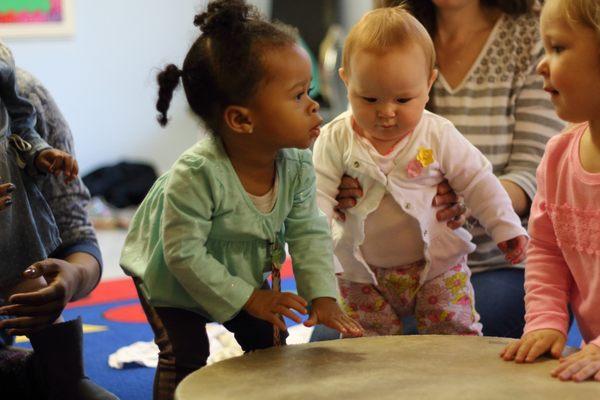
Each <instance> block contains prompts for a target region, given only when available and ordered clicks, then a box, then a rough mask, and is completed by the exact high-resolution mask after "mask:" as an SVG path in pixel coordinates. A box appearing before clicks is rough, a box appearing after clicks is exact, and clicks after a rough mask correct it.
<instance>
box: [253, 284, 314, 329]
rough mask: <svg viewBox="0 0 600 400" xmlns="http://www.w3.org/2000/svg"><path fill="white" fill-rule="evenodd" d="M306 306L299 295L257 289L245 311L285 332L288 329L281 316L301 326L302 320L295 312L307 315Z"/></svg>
mask: <svg viewBox="0 0 600 400" xmlns="http://www.w3.org/2000/svg"><path fill="white" fill-rule="evenodd" d="M306 306H307V303H306V300H304V299H303V298H302V297H300V296H298V295H297V294H294V293H287V292H273V291H272V290H263V289H256V290H255V291H254V292H252V294H251V295H250V298H249V299H248V301H247V302H246V304H245V305H244V310H246V312H248V314H250V315H252V316H254V317H256V318H260V319H263V320H265V321H268V322H270V323H272V324H273V325H275V326H276V327H278V328H279V329H281V330H284V331H285V330H287V327H286V326H285V322H283V320H282V319H281V318H280V317H279V315H283V316H285V317H288V318H289V319H291V320H293V321H295V322H296V323H298V324H299V323H300V322H302V320H301V319H300V317H299V316H298V315H297V314H296V313H294V311H296V312H299V313H300V314H303V315H306ZM292 310H294V311H292Z"/></svg>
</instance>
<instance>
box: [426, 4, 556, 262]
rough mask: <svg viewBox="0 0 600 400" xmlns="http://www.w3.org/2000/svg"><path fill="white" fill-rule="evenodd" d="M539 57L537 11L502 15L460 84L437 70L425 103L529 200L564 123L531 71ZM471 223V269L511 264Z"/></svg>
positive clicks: (479, 227) (478, 228)
mask: <svg viewBox="0 0 600 400" xmlns="http://www.w3.org/2000/svg"><path fill="white" fill-rule="evenodd" d="M543 54H544V50H543V47H542V43H541V39H540V35H539V22H538V15H537V14H535V13H529V14H525V15H521V16H509V15H503V16H502V17H501V18H500V19H499V20H498V22H497V23H496V26H495V27H494V29H493V31H492V33H491V34H490V37H489V38H488V40H487V42H486V44H485V46H484V48H483V50H482V51H481V53H480V54H479V57H478V59H477V60H476V61H475V63H474V64H473V66H472V67H471V70H470V71H469V72H468V74H467V76H466V77H465V79H464V80H463V82H461V83H460V84H459V85H458V86H457V87H455V88H451V87H450V85H448V83H447V82H446V81H445V79H444V77H443V76H442V75H440V77H439V79H438V80H437V81H436V82H435V84H434V86H433V90H432V101H431V104H430V107H429V109H430V110H431V111H433V112H435V113H437V114H439V115H442V116H444V117H446V118H448V119H449V120H450V121H452V122H453V123H454V125H455V126H456V127H457V128H458V130H459V131H460V132H461V133H462V134H463V135H464V136H465V137H466V138H467V139H468V140H469V141H470V142H471V143H473V144H474V145H475V146H476V147H477V148H478V149H479V150H480V151H481V152H482V153H483V154H484V155H485V156H486V157H487V158H488V159H489V160H490V162H491V163H492V165H493V170H494V173H495V174H496V175H497V176H498V177H499V178H500V179H506V180H510V181H512V182H514V183H516V184H517V185H519V186H520V187H521V188H522V189H523V190H524V191H525V193H527V195H528V196H529V198H530V199H533V197H534V195H535V190H536V183H535V171H536V168H537V166H538V164H539V163H540V160H541V157H542V154H543V153H544V148H545V145H546V142H547V141H548V139H549V138H550V137H552V136H553V135H555V134H557V133H559V132H560V131H561V130H562V128H563V127H564V123H563V122H562V121H561V120H560V119H559V118H558V117H557V116H556V113H555V112H554V108H553V107H552V103H551V102H550V99H549V97H548V95H547V93H545V92H544V90H543V80H542V77H541V76H539V75H537V74H536V66H537V64H538V63H539V62H540V60H541V58H542V56H543ZM523 223H524V224H526V223H527V220H526V219H524V220H523ZM469 225H470V226H469V230H470V232H471V234H472V235H473V241H474V243H475V244H476V245H477V250H475V252H474V253H472V254H470V255H469V265H470V266H471V268H473V269H474V271H477V270H480V269H481V268H482V267H486V268H490V267H494V268H500V267H507V266H509V265H508V264H507V263H506V261H505V260H504V256H503V255H502V253H501V252H500V250H498V248H497V247H496V244H495V243H494V242H493V241H492V240H491V238H490V237H489V236H488V235H486V233H485V231H484V229H483V228H482V227H481V226H480V225H479V224H478V223H477V221H471V224H469Z"/></svg>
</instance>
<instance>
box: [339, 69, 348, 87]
mask: <svg viewBox="0 0 600 400" xmlns="http://www.w3.org/2000/svg"><path fill="white" fill-rule="evenodd" d="M338 75H339V76H340V79H341V80H342V81H343V82H344V85H346V86H348V74H347V73H346V70H345V69H344V67H341V68H340V69H338Z"/></svg>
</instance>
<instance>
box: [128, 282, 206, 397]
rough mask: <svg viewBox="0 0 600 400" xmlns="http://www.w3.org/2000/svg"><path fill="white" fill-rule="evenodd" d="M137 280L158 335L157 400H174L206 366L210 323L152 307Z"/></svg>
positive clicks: (183, 312) (187, 313) (190, 314)
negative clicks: (186, 382)
mask: <svg viewBox="0 0 600 400" xmlns="http://www.w3.org/2000/svg"><path fill="white" fill-rule="evenodd" d="M134 281H136V288H137V290H138V297H139V298H140V302H141V304H142V308H143V309H144V313H145V314H146V317H147V318H148V322H149V323H150V326H151V327H152V331H153V332H154V341H155V343H156V345H157V346H158V349H159V353H158V366H157V368H156V373H155V374H154V388H153V399H154V400H171V399H173V395H174V394H175V388H176V387H177V385H178V384H179V382H181V381H182V380H183V378H185V377H186V376H187V375H189V374H190V373H192V372H194V371H195V370H197V369H199V368H202V367H204V366H205V365H206V360H207V359H208V356H209V354H210V346H209V342H208V335H207V334H206V323H207V322H208V320H207V319H206V318H204V317H202V316H200V315H198V314H196V313H194V312H191V311H187V310H182V309H179V308H169V307H152V306H151V305H150V304H149V303H148V302H147V301H146V299H145V298H144V296H143V295H142V293H141V291H140V289H139V287H138V285H139V284H140V281H139V280H136V279H134Z"/></svg>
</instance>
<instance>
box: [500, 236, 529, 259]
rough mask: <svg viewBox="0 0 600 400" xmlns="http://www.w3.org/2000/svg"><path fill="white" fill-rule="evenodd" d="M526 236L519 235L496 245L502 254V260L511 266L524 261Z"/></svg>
mask: <svg viewBox="0 0 600 400" xmlns="http://www.w3.org/2000/svg"><path fill="white" fill-rule="evenodd" d="M528 241H529V239H527V236H525V235H521V236H517V237H516V238H512V239H510V240H507V241H505V242H500V243H498V248H499V249H500V250H501V251H502V252H503V253H504V258H505V259H506V261H508V262H509V263H511V264H518V263H520V262H521V261H523V260H524V259H525V254H526V250H527V242H528Z"/></svg>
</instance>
